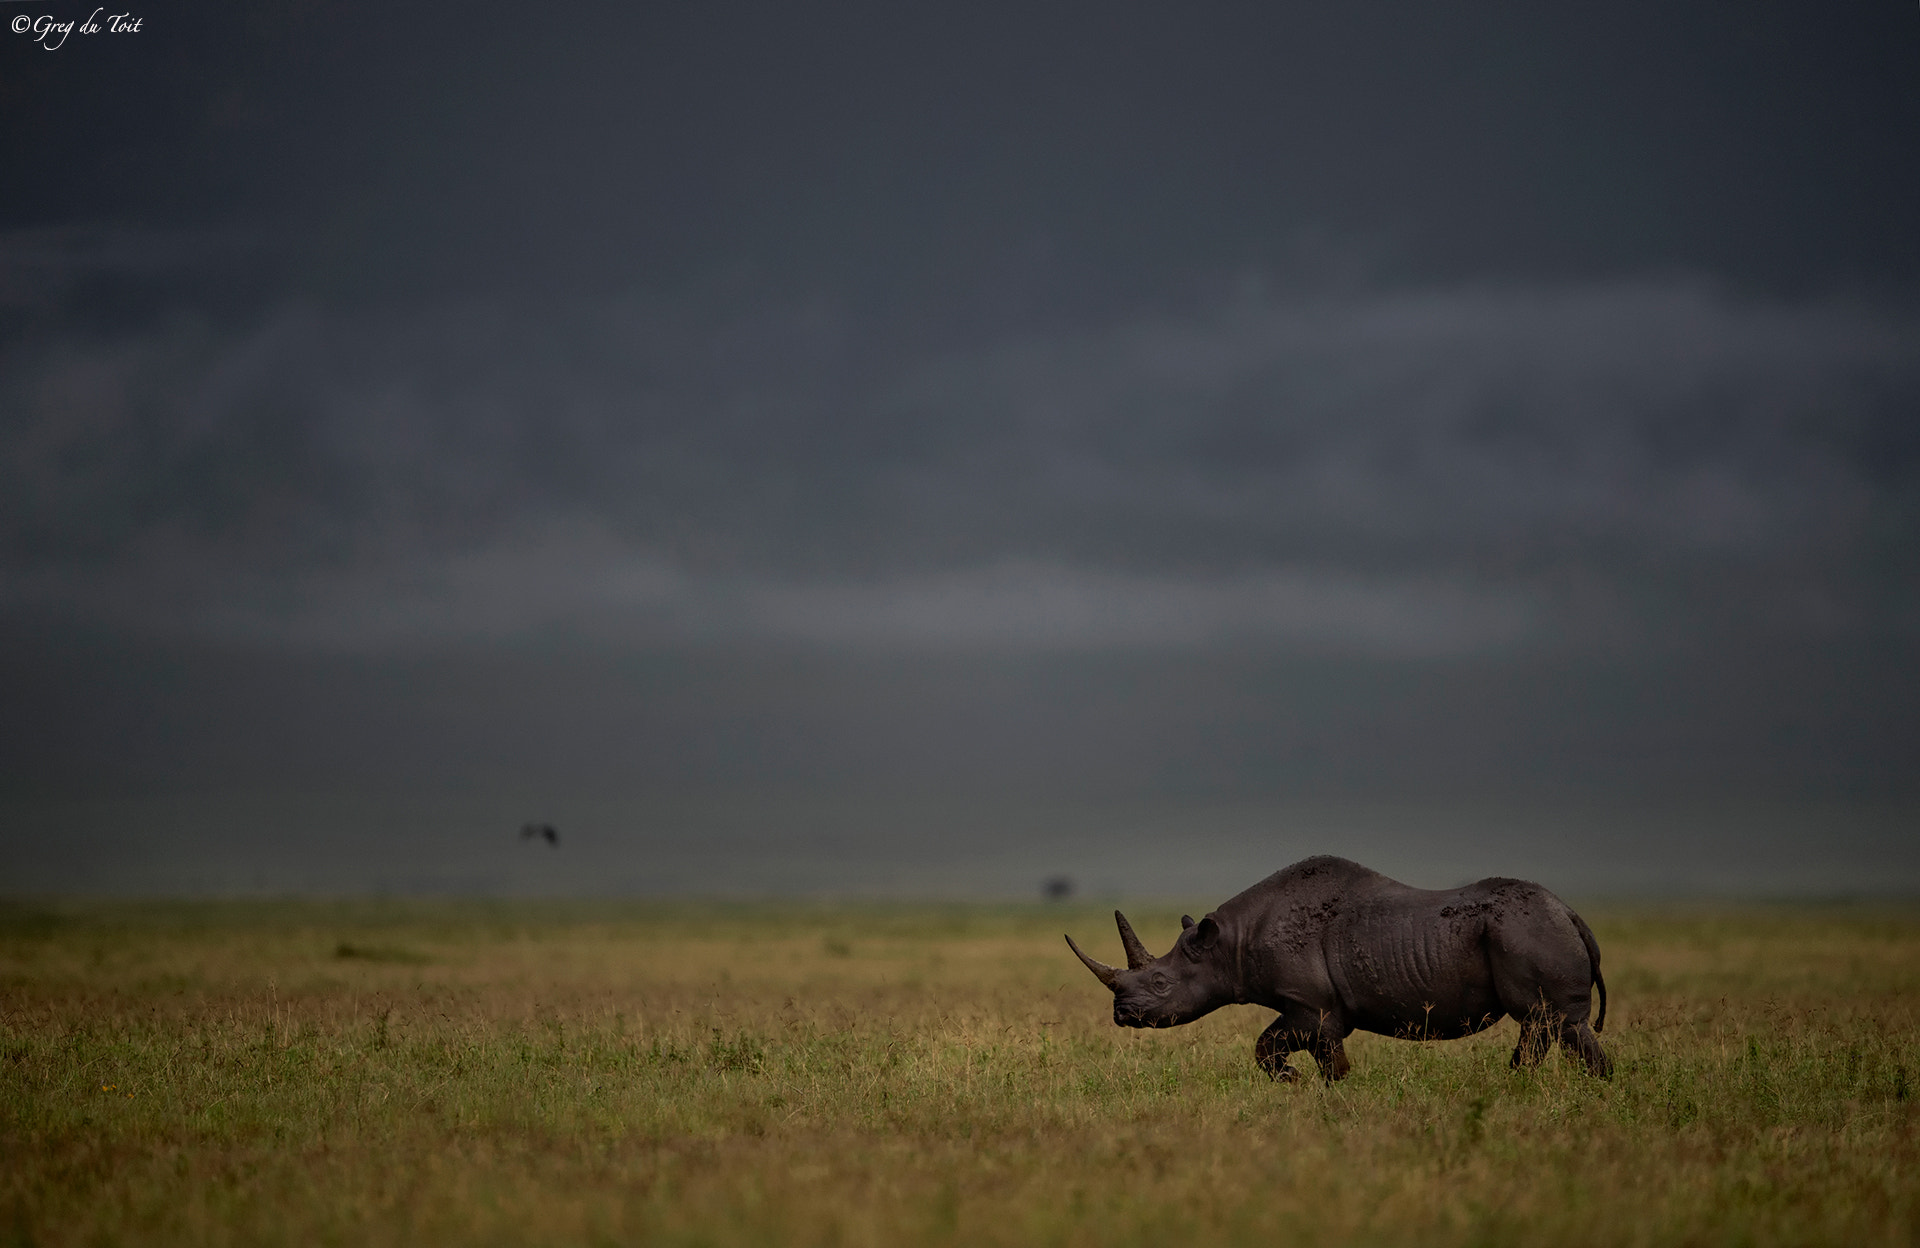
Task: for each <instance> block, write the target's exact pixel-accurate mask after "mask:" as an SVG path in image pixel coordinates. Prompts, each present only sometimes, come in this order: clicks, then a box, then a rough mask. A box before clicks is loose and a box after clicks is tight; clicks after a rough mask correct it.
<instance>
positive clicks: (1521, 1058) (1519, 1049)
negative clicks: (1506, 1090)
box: [1507, 1009, 1560, 1070]
mask: <svg viewBox="0 0 1920 1248" xmlns="http://www.w3.org/2000/svg"><path fill="white" fill-rule="evenodd" d="M1559 1026H1560V1024H1559V1023H1558V1022H1557V1021H1556V1020H1554V1019H1550V1018H1547V1017H1545V1016H1544V1015H1543V1014H1542V1013H1541V1011H1539V1010H1537V1009H1536V1010H1530V1011H1528V1012H1527V1013H1525V1014H1522V1015H1521V1016H1520V1041H1519V1043H1517V1044H1515V1045H1514V1046H1513V1059H1512V1060H1511V1061H1509V1062H1508V1063H1507V1065H1509V1066H1511V1067H1512V1068H1513V1069H1515V1070H1519V1069H1520V1068H1522V1067H1526V1068H1527V1069H1529V1070H1530V1069H1532V1068H1533V1067H1535V1066H1538V1065H1539V1064H1540V1059H1541V1058H1543V1057H1545V1056H1546V1055H1547V1050H1548V1049H1550V1048H1552V1047H1553V1035H1554V1032H1555V1031H1557V1030H1558V1029H1559Z"/></svg>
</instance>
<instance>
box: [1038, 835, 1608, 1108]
mask: <svg viewBox="0 0 1920 1248" xmlns="http://www.w3.org/2000/svg"><path fill="white" fill-rule="evenodd" d="M1113 917H1114V920H1115V921H1116V922H1117V923H1119V925H1120V939H1121V942H1122V943H1123V944H1125V945H1126V949H1127V969H1126V970H1124V971H1123V970H1120V969H1118V968H1117V967H1111V966H1108V965H1106V964H1105V963H1104V962H1096V961H1095V960H1094V959H1092V958H1090V957H1088V956H1087V955H1086V954H1085V953H1082V952H1081V950H1080V946H1079V945H1076V944H1074V943H1073V937H1071V936H1069V937H1067V944H1068V945H1069V946H1071V947H1072V949H1073V952H1074V954H1075V955H1076V956H1078V957H1079V959H1080V960H1081V961H1082V962H1084V963H1086V965H1087V969H1088V970H1090V971H1092V972H1093V973H1094V974H1095V975H1096V976H1098V977H1099V979H1100V982H1101V983H1103V984H1105V985H1106V986H1107V987H1109V988H1111V989H1112V990H1113V1021H1114V1022H1115V1023H1116V1024H1118V1025H1119V1026H1122V1027H1174V1026H1177V1025H1179V1024H1181V1023H1190V1022H1192V1021H1193V1020H1194V1019H1196V1018H1199V1017H1201V1016H1202V1015H1204V1014H1209V1013H1211V1012H1213V1011H1214V1010H1217V1009H1219V1008H1220V1007H1221V1006H1223V1005H1235V1004H1239V1005H1264V1006H1267V1007H1268V1008H1269V1009H1275V1010H1278V1011H1280V1017H1278V1018H1276V1019H1274V1020H1273V1022H1272V1023H1271V1024H1269V1025H1268V1027H1267V1029H1266V1030H1265V1031H1263V1032H1261V1033H1260V1039H1259V1040H1258V1041H1256V1042H1255V1043H1254V1046H1253V1056H1254V1060H1255V1061H1256V1062H1258V1063H1259V1065H1260V1068H1261V1069H1262V1070H1264V1071H1266V1072H1267V1074H1268V1075H1270V1076H1272V1077H1273V1078H1275V1079H1287V1080H1290V1079H1294V1078H1297V1077H1298V1072H1296V1071H1295V1070H1294V1068H1293V1067H1292V1066H1289V1065H1288V1064H1287V1056H1288V1055H1289V1054H1291V1053H1293V1052H1294V1051H1295V1050H1298V1049H1306V1050H1307V1051H1309V1052H1311V1053H1312V1054H1313V1057H1314V1060H1315V1061H1316V1062H1318V1063H1319V1066H1320V1073H1321V1074H1322V1075H1323V1076H1325V1077H1326V1078H1327V1079H1328V1080H1334V1079H1339V1078H1341V1077H1342V1076H1344V1075H1345V1074H1346V1073H1347V1055H1346V1050H1345V1048H1344V1047H1343V1044H1342V1042H1343V1041H1344V1040H1345V1039H1346V1038H1347V1036H1348V1034H1349V1033H1351V1032H1354V1031H1373V1032H1379V1033H1380V1034H1382V1035H1389V1036H1400V1037H1403V1038H1406V1039H1413V1040H1425V1039H1434V1040H1443V1039H1452V1038H1455V1037H1458V1036H1467V1035H1472V1034H1473V1033H1474V1032H1476V1031H1481V1030H1483V1029H1485V1028H1487V1027H1491V1026H1492V1025H1493V1024H1495V1023H1497V1022H1499V1021H1500V1020H1501V1019H1502V1018H1505V1017H1506V1016H1507V1015H1509V1014H1511V1015H1513V1016H1514V1018H1516V1019H1518V1020H1519V1021H1520V1043H1519V1044H1518V1045H1516V1046H1515V1048H1514V1050H1513V1064H1514V1065H1516V1066H1518V1065H1521V1064H1523V1063H1524V1064H1527V1065H1531V1064H1533V1063H1535V1062H1538V1061H1539V1060H1540V1058H1541V1056H1542V1055H1544V1053H1545V1052H1546V1050H1547V1049H1548V1048H1549V1047H1550V1046H1551V1045H1552V1043H1553V1040H1554V1039H1555V1038H1556V1037H1557V1038H1558V1039H1559V1040H1560V1042H1561V1043H1562V1044H1564V1045H1566V1046H1567V1048H1568V1049H1569V1050H1571V1051H1572V1052H1574V1053H1576V1054H1578V1055H1579V1056H1580V1058H1581V1059H1582V1060H1583V1061H1585V1062H1586V1064H1587V1070H1588V1071H1589V1072H1591V1073H1592V1074H1596V1075H1600V1076H1602V1077H1606V1076H1610V1075H1611V1074H1612V1073H1613V1063H1612V1062H1611V1061H1609V1060H1608V1059H1607V1055H1606V1052H1605V1051H1604V1050H1603V1049H1601V1047H1600V1041H1599V1040H1598V1039H1597V1038H1596V1037H1595V1036H1594V1033H1595V1032H1597V1031H1599V1030H1600V1029H1601V1027H1602V1026H1603V1025H1604V1024H1605V1022H1606V1018H1607V985H1606V981H1605V980H1603V979H1601V978H1600V946H1599V945H1598V944H1596V943H1595V942H1594V939H1593V933H1592V932H1591V931H1590V930H1588V928H1587V925H1586V923H1584V922H1583V921H1582V920H1581V918H1580V916H1579V915H1577V914H1575V913H1574V912H1573V910H1572V909H1571V908H1569V907H1568V905H1567V904H1566V903H1565V902H1563V901H1561V900H1560V899H1559V898H1558V897H1555V896H1554V895H1553V894H1552V893H1550V892H1548V891H1547V890H1546V889H1544V888H1542V887H1540V885H1538V884H1530V883H1528V882H1527V881H1525V880H1506V879H1488V880H1481V881H1479V882H1478V883H1476V884H1468V885H1465V886H1464V887H1461V888H1449V889H1426V888H1409V887H1408V886H1407V885H1405V884H1401V883H1398V882H1397V881H1394V880H1390V879H1388V878H1387V877H1386V876H1384V875H1381V874H1380V873H1379V872H1377V871H1369V870H1367V868H1365V867H1363V866H1361V865H1360V864H1359V863H1356V862H1348V861H1347V860H1346V859H1344V858H1332V857H1319V858H1309V859H1307V860H1306V861H1304V862H1296V863H1294V864H1293V865H1292V866H1290V867H1288V868H1286V869H1285V870H1283V871H1277V872H1275V873H1274V874H1273V875H1270V876H1268V877H1267V878H1266V879H1264V880H1262V881H1260V882H1259V883H1258V884H1255V885H1254V886H1253V887H1252V888H1249V889H1248V890H1247V891H1246V892H1244V893H1241V894H1240V895H1239V896H1237V897H1235V898H1233V899H1232V900H1230V901H1228V902H1226V903H1225V904H1224V905H1222V906H1221V907H1220V908H1219V909H1218V910H1215V911H1214V912H1213V913H1211V914H1209V915H1207V916H1206V917H1205V918H1204V919H1201V920H1200V921H1199V922H1198V923H1195V922H1194V921H1193V920H1192V919H1191V918H1187V917H1184V916H1183V917H1182V918H1181V920H1180V924H1181V927H1182V929H1183V930H1182V931H1181V933H1180V938H1179V940H1177V941H1175V942H1174V946H1173V949H1172V951H1171V952H1169V953H1168V954H1167V955H1166V956H1165V957H1160V958H1156V957H1154V956H1153V955H1151V954H1149V953H1148V952H1147V950H1146V947H1145V946H1144V945H1142V944H1141V943H1140V938H1139V937H1138V936H1136V935H1134V932H1133V927H1132V925H1131V924H1129V923H1128V922H1127V918H1126V916H1125V915H1123V914H1121V913H1120V912H1119V911H1118V910H1116V911H1114V914H1113ZM1596 987H1597V988H1598V989H1599V990H1600V1013H1599V1016H1598V1017H1597V1018H1595V1019H1594V1022H1593V1025H1592V1026H1591V1027H1589V1026H1588V1025H1587V1013H1588V1009H1589V1007H1590V1006H1591V1004H1592V1000H1591V996H1590V993H1591V990H1592V989H1593V988H1596Z"/></svg>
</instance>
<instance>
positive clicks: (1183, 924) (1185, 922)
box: [1180, 914, 1193, 932]
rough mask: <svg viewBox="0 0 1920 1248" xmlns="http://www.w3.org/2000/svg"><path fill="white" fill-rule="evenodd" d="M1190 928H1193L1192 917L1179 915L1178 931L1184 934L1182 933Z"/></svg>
mask: <svg viewBox="0 0 1920 1248" xmlns="http://www.w3.org/2000/svg"><path fill="white" fill-rule="evenodd" d="M1192 926H1193V916H1192V915H1190V914H1183V915H1181V916H1180V930H1181V931H1183V932H1184V931H1186V930H1187V929H1188V928H1190V927H1192Z"/></svg>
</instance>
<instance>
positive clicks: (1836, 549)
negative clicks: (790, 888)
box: [0, 235, 1920, 655]
mask: <svg viewBox="0 0 1920 1248" xmlns="http://www.w3.org/2000/svg"><path fill="white" fill-rule="evenodd" d="M206 254H207V252H206V249H205V248H200V249H199V250H197V251H196V250H195V249H194V248H190V247H187V246H185V245H183V244H181V243H180V242H179V241H178V240H173V241H167V240H162V241H161V242H160V243H156V244H153V245H151V246H144V247H143V246H142V245H140V243H139V240H137V239H136V240H132V241H129V240H126V239H115V240H112V241H111V245H107V244H99V245H90V246H82V245H80V244H78V243H76V242H74V240H72V239H66V240H61V239H57V238H50V237H49V236H45V235H32V236H27V235H15V236H13V237H11V238H10V239H8V240H5V242H4V244H3V245H0V292H4V293H5V295H6V298H7V300H8V301H9V304H10V306H13V307H15V308H24V309H31V310H32V312H33V315H31V316H28V317H25V318H24V319H22V320H21V321H20V327H19V328H18V331H17V332H15V333H13V334H11V335H10V336H9V338H8V339H7V341H6V346H5V348H4V351H5V354H4V355H3V356H0V409H4V410H5V411H6V412H7V413H8V415H7V417H6V422H7V433H6V438H5V443H4V449H3V450H0V568H4V573H5V579H4V589H0V593H4V595H5V606H6V607H7V608H8V609H11V610H14V611H32V612H36V613H46V612H51V613H54V614H57V615H65V616H73V617H80V618H86V619H90V620H93V621H95V622H103V623H109V624H112V625H114V626H117V627H127V628H133V629H137V630H159V631H173V632H185V633H188V634H200V635H213V636H246V637H250V638H252V639H255V640H263V639H264V640H275V641H280V642H286V643H290V644H302V645H316V644H317V645H323V646H346V647H350V648H357V647H366V646H372V647H376V648H378V647H388V646H395V645H399V646H406V645H413V644H431V643H433V642H435V641H439V640H445V639H449V638H463V639H469V640H505V639H513V638H518V637H524V636H529V635H538V634H543V633H559V634H574V635H581V636H588V637H593V638H596V639H601V640H607V641H612V642H616V643H619V642H629V643H646V644H651V643H654V642H659V641H685V640H701V639H711V638H739V637H773V638H787V639H790V640H794V641H800V642H809V643H823V644H829V645H855V646H871V645H882V646H885V645H905V646H911V647H934V648H942V647H947V648H980V647H986V648H1007V647H1011V648H1022V647H1039V648H1076V647H1114V646H1120V647H1126V646H1196V645H1211V644H1220V643H1227V642H1245V641H1254V642H1264V643H1271V644H1274V645H1279V646H1283V647H1296V648H1298V647H1306V648H1317V647H1328V646H1331V647H1335V648H1340V649H1350V650H1360V651H1371V652H1381V653H1394V654H1414V655H1418V654H1444V653H1456V652H1461V651H1468V650H1476V649H1485V648H1489V647H1505V646H1513V645H1521V644H1541V643H1551V642H1554V641H1556V640H1565V639H1568V638H1575V639H1577V638H1581V637H1586V638H1588V639H1592V638H1614V639H1616V640H1617V639H1618V638H1621V637H1632V636H1639V635H1644V634H1650V633H1657V632H1659V631H1661V630H1664V629H1668V628H1671V627H1687V626H1689V625H1690V623H1698V622H1699V621H1701V620H1711V619H1716V618H1723V617H1725V616H1726V615H1727V614H1728V612H1732V613H1734V614H1737V615H1740V616H1743V617H1753V618H1755V619H1759V620H1762V621H1763V622H1770V623H1768V626H1769V627H1772V626H1779V627H1789V628H1805V627H1816V628H1822V629H1829V630H1831V629H1848V628H1862V627H1864V628H1884V627H1895V628H1900V629H1905V628H1909V627H1911V625H1912V623H1913V610H1914V604H1913V603H1912V602H1911V600H1910V590H1908V589H1906V588H1905V587H1904V585H1905V582H1904V578H1902V577H1899V576H1897V575H1889V570H1890V569H1897V568H1898V567H1899V566H1901V561H1902V560H1903V559H1904V558H1906V557H1908V556H1910V555H1911V554H1912V552H1913V547H1914V539H1915V533H1916V514H1917V513H1916V499H1920V488H1917V487H1920V433H1916V429H1915V425H1914V422H1913V420H1912V417H1911V413H1912V412H1914V411H1916V410H1920V320H1916V319H1915V318H1913V317H1910V316H1906V315H1904V314H1899V313H1890V312H1886V311H1883V310H1875V309H1872V308H1868V307H1863V306H1848V305H1844V304H1839V303H1819V304H1798V305H1789V304H1779V303H1763V302H1755V301H1750V300H1743V299H1740V298H1737V297H1734V296H1731V295H1728V294H1725V293H1723V292H1720V291H1717V290H1715V289H1713V288H1712V287H1710V286H1707V285H1704V284H1701V283H1697V282H1692V281H1685V280H1666V281H1643V282H1635V283H1620V284H1609V285H1587V286H1564V287H1545V286H1531V287H1514V286H1507V287H1461V288H1449V289H1374V288H1338V289H1325V288H1317V289H1305V290H1302V289H1290V288H1269V287H1266V286H1263V285H1262V284H1261V283H1259V282H1257V281H1253V280H1248V281H1245V282H1242V283H1239V285H1238V286H1237V288H1236V289H1235V291H1234V292H1233V293H1232V294H1231V295H1229V296H1226V297H1221V298H1217V299H1213V300H1210V301H1205V302H1189V303H1188V304H1186V305H1184V306H1181V307H1177V308H1168V309H1165V310H1162V311H1160V312H1157V313H1152V314H1143V315H1137V316H1133V317H1128V318H1116V319H1113V320H1111V321H1109V322H1106V323H1099V324H1077V325H1060V326H1056V327H1054V328H1053V329H1051V330H1047V331H1036V330H1023V331H1021V332H1019V333H1018V334H1010V335H1009V336H1008V337H1007V338H1005V339H1003V340H999V341H986V342H983V343H978V344H975V345H970V346H966V347H953V346H948V347H946V348H945V349H941V350H927V349H919V348H914V347H910V346H906V345H902V343H903V341H905V339H904V338H903V336H901V335H898V334H889V333H888V332H887V327H886V326H880V325H873V324H868V323H862V322H861V321H860V319H859V318H857V317H855V316H853V315H852V314H850V313H849V312H847V311H846V310H845V309H844V308H842V307H839V306H838V305H836V304H835V303H834V302H833V301H832V300H830V299H826V298H821V299H816V300H810V301H808V300H802V301H793V300H772V299H768V298H761V297H757V296H756V295H755V294H754V292H752V291H749V290H744V289H739V288H729V287H727V286H725V285H724V284H722V285H720V286H717V287H714V288H711V289H708V290H705V291H700V292H695V293H691V294H682V295H679V296H676V297H675V298H672V299H666V298H647V297H639V296H633V297H627V298H619V299H599V300H593V301H582V300H578V299H575V300H569V301H563V302H559V303H553V304H548V305H534V304H528V303H525V302H511V301H505V300H498V301H478V302H469V303H442V304H437V305H433V306H419V305H412V306H403V307H394V308H388V309H386V310H382V311H376V312H368V311H364V310H362V311H359V312H347V311H342V310H330V309H328V308H325V307H321V306H316V305H311V304H297V303H296V304H288V303H267V304H261V305H259V306H256V307H254V308H252V309H251V310H250V311H248V312H246V313H245V314H244V315H237V316H226V317H223V318H215V317H213V316H211V315H208V314H205V313H204V312H203V313H200V314H194V313H191V312H186V311H182V310H180V307H178V306H176V307H166V306H164V305H159V306H158V310H156V311H152V312H150V313H147V314H141V315H137V316H133V317H130V318H129V317H119V318H116V317H113V316H108V315H104V314H102V313H101V312H100V311H99V308H100V307H101V306H104V305H103V302H102V300H101V299H100V297H99V295H98V290H99V289H100V286H101V283H103V282H104V283H105V284H106V286H107V287H108V288H111V287H112V285H113V283H114V282H115V281H119V282H121V283H122V284H125V283H127V282H131V281H134V280H135V279H136V278H137V279H138V280H141V281H145V280H149V277H150V275H151V274H153V273H154V272H161V273H163V274H164V273H165V272H168V271H172V272H175V273H176V274H179V273H186V274H189V275H191V274H192V273H195V272H203V271H204V270H205V269H206V267H207V263H208V262H207V261H206V259H205V256H206ZM169 266H171V269H169ZM194 266H199V267H198V268H195V267H194ZM129 274H133V275H134V276H133V277H129V276H128V275H129ZM102 275H104V276H102ZM182 280H184V279H182ZM89 292H92V293H89ZM105 302H106V303H111V301H110V300H108V301H105ZM182 306H193V305H182Z"/></svg>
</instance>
